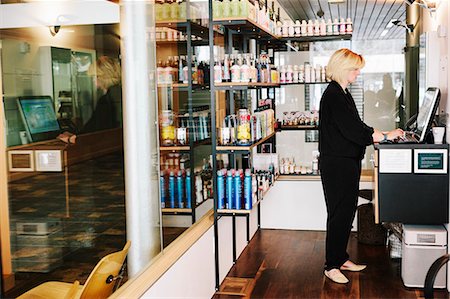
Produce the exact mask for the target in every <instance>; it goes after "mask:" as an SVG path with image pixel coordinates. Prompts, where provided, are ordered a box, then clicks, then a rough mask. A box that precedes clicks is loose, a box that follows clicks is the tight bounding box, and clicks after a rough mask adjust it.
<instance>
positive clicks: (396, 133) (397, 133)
mask: <svg viewBox="0 0 450 299" xmlns="http://www.w3.org/2000/svg"><path fill="white" fill-rule="evenodd" d="M384 134H387V139H388V140H395V139H398V138H401V137H403V136H405V132H404V131H403V130H402V129H395V130H392V131H389V132H384Z"/></svg>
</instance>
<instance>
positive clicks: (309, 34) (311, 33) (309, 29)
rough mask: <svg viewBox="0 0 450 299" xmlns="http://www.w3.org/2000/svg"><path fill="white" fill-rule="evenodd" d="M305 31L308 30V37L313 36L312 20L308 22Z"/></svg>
mask: <svg viewBox="0 0 450 299" xmlns="http://www.w3.org/2000/svg"><path fill="white" fill-rule="evenodd" d="M307 30H308V36H313V35H314V24H313V21H312V20H309V21H308V27H307Z"/></svg>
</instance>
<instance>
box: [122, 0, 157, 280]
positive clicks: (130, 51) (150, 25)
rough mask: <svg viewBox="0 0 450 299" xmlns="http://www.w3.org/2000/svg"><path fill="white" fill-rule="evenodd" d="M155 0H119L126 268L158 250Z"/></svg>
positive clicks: (145, 260)
mask: <svg viewBox="0 0 450 299" xmlns="http://www.w3.org/2000/svg"><path fill="white" fill-rule="evenodd" d="M154 23H155V21H154V1H133V0H125V1H121V18H120V31H121V53H122V74H123V78H122V86H123V121H124V122H123V127H124V151H125V153H124V155H125V194H126V216H127V238H128V239H129V240H131V248H130V252H129V254H128V273H129V275H130V277H133V276H135V275H136V274H137V273H138V272H139V271H140V270H141V269H142V268H143V267H145V266H146V265H147V264H148V262H149V261H150V260H151V259H152V257H154V256H155V255H156V254H158V253H159V252H160V251H161V221H160V219H161V212H160V207H159V175H158V171H159V166H158V161H159V156H158V153H159V148H158V134H157V132H158V130H157V93H156V84H155V76H154V75H155V69H156V68H155V61H156V55H155V51H156V45H155V40H154V35H150V32H153V31H154Z"/></svg>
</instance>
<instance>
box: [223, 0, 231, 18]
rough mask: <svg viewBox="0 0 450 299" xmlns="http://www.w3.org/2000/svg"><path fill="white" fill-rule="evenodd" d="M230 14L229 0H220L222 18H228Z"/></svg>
mask: <svg viewBox="0 0 450 299" xmlns="http://www.w3.org/2000/svg"><path fill="white" fill-rule="evenodd" d="M230 15H231V2H230V0H223V2H222V18H228V17H230Z"/></svg>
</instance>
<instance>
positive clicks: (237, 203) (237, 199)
mask: <svg viewBox="0 0 450 299" xmlns="http://www.w3.org/2000/svg"><path fill="white" fill-rule="evenodd" d="M233 181H234V196H233V197H234V198H233V199H234V204H233V209H236V210H239V209H240V208H241V196H242V186H241V184H242V182H241V176H240V172H239V171H236V172H235V174H234V178H233Z"/></svg>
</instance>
